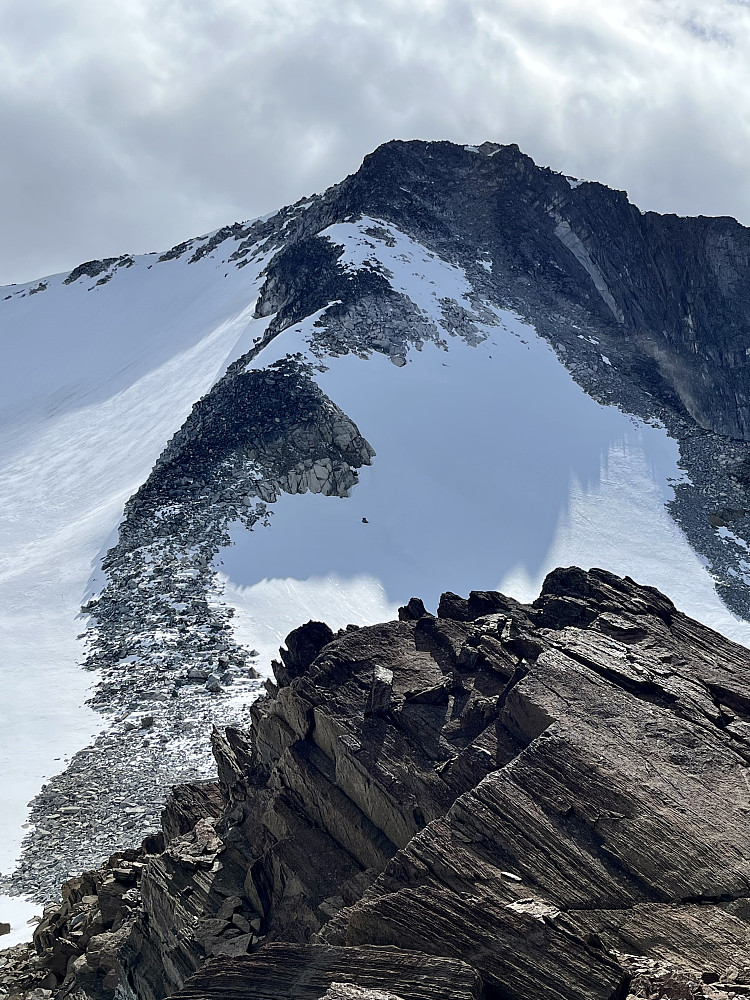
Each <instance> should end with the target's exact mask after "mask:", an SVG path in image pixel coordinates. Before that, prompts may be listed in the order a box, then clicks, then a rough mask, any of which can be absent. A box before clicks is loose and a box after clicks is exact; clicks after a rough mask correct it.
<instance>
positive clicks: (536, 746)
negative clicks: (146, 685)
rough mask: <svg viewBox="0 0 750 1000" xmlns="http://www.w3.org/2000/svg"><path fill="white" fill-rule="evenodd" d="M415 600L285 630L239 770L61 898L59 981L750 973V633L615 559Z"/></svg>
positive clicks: (376, 991)
mask: <svg viewBox="0 0 750 1000" xmlns="http://www.w3.org/2000/svg"><path fill="white" fill-rule="evenodd" d="M400 618H401V620H399V621H394V622H387V623H385V624H382V625H377V626H374V627H368V628H350V629H348V630H344V631H342V632H340V633H338V634H337V635H335V636H334V635H332V634H331V633H330V632H329V631H327V630H326V628H325V626H323V625H321V624H320V623H309V624H308V625H306V626H303V627H301V628H300V629H297V630H296V631H295V633H293V634H292V635H291V636H290V638H289V645H288V649H287V650H284V651H283V663H280V664H276V665H275V666H276V677H277V684H271V683H270V682H269V684H268V688H269V693H268V696H267V697H265V698H263V699H261V700H260V701H258V702H256V704H255V705H254V707H253V726H252V729H251V730H250V731H249V732H242V731H239V730H236V729H234V730H233V729H229V730H227V731H226V733H219V732H218V731H215V732H214V736H213V743H214V752H215V755H216V759H217V763H218V768H219V784H218V786H211V787H205V788H203V789H197V790H194V791H189V790H186V789H181V790H177V791H176V792H175V794H174V796H173V798H172V800H171V802H170V803H169V805H168V808H167V810H166V813H165V817H164V822H163V828H164V834H163V835H162V836H161V839H163V840H164V843H163V844H160V843H158V841H159V839H160V838H154V839H153V840H152V841H151V842H150V843H146V844H144V846H143V848H141V850H140V852H133V854H132V855H128V856H121V857H117V858H114V859H113V860H112V861H111V862H110V864H109V866H108V867H107V868H106V869H104V870H102V871H100V872H98V873H90V874H89V875H86V876H83V879H82V880H76V881H74V883H71V884H70V885H69V887H68V889H67V890H66V903H64V904H63V907H62V909H58V910H57V911H55V912H47V913H46V914H45V919H44V921H43V923H42V925H41V926H40V928H39V930H38V931H37V933H36V937H35V943H36V947H37V950H38V951H39V952H40V953H41V957H40V958H39V959H38V960H37V962H40V963H42V965H43V966H45V967H46V969H47V970H48V971H49V972H50V973H52V974H53V975H54V976H55V977H56V978H55V983H56V985H55V987H54V989H55V990H57V991H58V992H59V995H60V996H67V995H71V996H72V995H76V996H88V997H92V998H96V1000H109V998H111V997H113V996H114V993H115V989H116V988H118V989H120V991H125V993H126V995H130V994H128V992H127V991H132V993H134V994H135V995H136V996H137V997H139V998H140V1000H161V998H163V997H166V996H170V995H173V994H178V995H179V996H180V997H181V998H184V1000H188V998H189V1000H199V998H200V1000H204V998H205V1000H208V998H211V1000H219V998H222V1000H230V998H231V1000H240V998H243V1000H244V998H247V1000H251V998H265V997H269V998H270V997H272V996H273V997H276V996H281V997H295V998H303V997H304V998H307V997H310V998H312V997H316V998H317V997H326V998H329V1000H334V998H336V1000H344V998H355V997H360V998H362V1000H371V998H372V997H378V998H380V1000H383V998H384V997H396V998H398V997H402V998H410V997H414V998H422V997H424V998H427V997H430V998H431V997H446V998H447V997H479V996H480V995H481V996H482V997H485V998H488V1000H501V998H502V1000H527V998H528V1000H532V998H533V1000H553V998H554V1000H558V998H570V1000H581V998H586V1000H620V998H622V1000H624V998H626V997H628V996H631V997H643V998H649V1000H654V998H657V997H670V998H674V1000H678V998H692V997H710V998H712V1000H720V998H731V997H741V996H746V995H747V994H748V992H750V824H748V818H749V817H750V779H749V778H748V766H749V765H750V653H748V651H747V650H745V649H744V648H742V647H739V646H737V645H734V644H733V643H731V642H730V641H728V640H726V639H724V638H722V637H721V636H719V635H717V634H716V633H714V632H712V631H711V630H710V629H708V628H706V627H705V626H703V625H700V624H698V623H697V622H695V621H693V620H691V619H689V618H687V617H686V616H685V615H683V614H682V613H680V612H679V611H678V610H677V609H676V608H675V607H674V606H673V605H672V603H671V602H670V601H669V600H668V598H666V597H665V596H664V595H663V594H660V593H659V592H658V591H655V590H653V589H652V588H648V587H641V586H639V585H637V584H635V583H634V582H633V581H632V580H629V579H628V578H625V579H620V578H619V577H616V576H613V575H612V574H610V573H607V572H605V571H603V570H592V571H590V572H588V573H586V572H584V571H582V570H579V569H575V568H571V569H560V570H556V571H555V572H553V573H552V574H550V575H549V576H548V578H547V580H546V581H545V584H544V587H543V590H542V593H541V595H540V597H539V598H538V599H537V600H536V601H535V602H534V603H533V604H531V605H528V606H526V605H521V604H518V603H517V602H515V601H513V600H511V599H509V598H506V597H504V596H503V595H501V594H497V593H494V592H473V593H472V594H470V595H469V597H468V598H462V597H459V596H457V595H455V594H445V595H444V596H443V598H442V600H441V602H440V606H439V609H438V614H437V616H433V615H431V614H429V613H428V612H427V611H426V610H425V609H424V607H423V605H422V604H421V602H420V601H418V600H416V599H415V600H412V601H410V602H409V604H408V605H407V606H405V607H404V608H403V609H402V612H401V615H400ZM189 827H190V829H188V828H189ZM160 848H163V849H162V850H159V849H160ZM79 883H80V884H79ZM71 886H72V888H71ZM71 900H74V902H72V903H71ZM81 913H83V916H81ZM50 981H51V980H48V982H50ZM76 991H78V992H77V993H76Z"/></svg>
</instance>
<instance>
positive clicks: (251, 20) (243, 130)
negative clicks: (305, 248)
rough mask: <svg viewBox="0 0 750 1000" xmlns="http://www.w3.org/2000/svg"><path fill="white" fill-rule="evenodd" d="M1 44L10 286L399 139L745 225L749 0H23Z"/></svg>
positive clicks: (233, 212)
mask: <svg viewBox="0 0 750 1000" xmlns="http://www.w3.org/2000/svg"><path fill="white" fill-rule="evenodd" d="M688 23H694V24H695V25H700V26H701V30H705V32H706V33H708V34H710V33H713V34H714V35H716V37H717V38H719V37H721V36H722V35H726V37H727V38H731V40H732V46H731V48H725V47H724V48H723V47H721V46H719V45H716V44H708V43H707V42H706V37H708V34H707V35H706V36H705V37H703V36H701V37H698V36H699V35H700V34H701V32H700V31H690V30H686V29H685V25H686V24H688ZM0 39H1V40H2V45H1V46H0V130H1V131H0V135H2V139H3V142H2V149H1V150H0V182H1V183H2V190H3V192H4V197H3V199H2V202H1V203H0V204H1V205H2V207H0V233H1V234H2V239H1V240H0V281H12V280H26V279H31V278H34V277H36V276H37V275H39V274H42V273H49V272H51V271H55V270H63V269H65V268H69V267H72V266H73V265H74V264H76V263H78V262H79V261H80V260H82V259H85V258H90V257H94V256H103V255H114V254H119V253H121V252H124V251H126V250H127V251H143V250H150V249H160V248H163V247H166V246H168V245H170V244H172V243H175V242H178V241H179V240H181V239H183V238H186V237H188V236H192V235H195V234H197V233H202V232H205V231H207V230H209V229H211V228H215V227H218V226H220V225H223V224H225V223H226V222H230V221H233V220H234V219H235V218H248V217H251V216H253V215H257V214H261V213H263V212H267V211H270V210H271V209H273V208H276V207H279V206H281V205H282V204H285V203H288V202H290V201H294V200H296V199H297V198H299V197H301V196H303V195H305V194H309V193H310V192H312V191H314V190H320V189H322V188H324V187H326V186H327V185H329V184H331V183H335V182H336V181H337V180H339V179H340V178H341V177H342V176H344V175H345V174H346V173H349V172H351V171H352V170H354V169H356V167H357V166H358V164H359V162H360V161H361V159H362V157H363V156H364V155H365V154H366V153H367V152H368V151H370V150H371V149H372V148H374V146H376V145H377V144H378V143H380V142H383V141H385V140H387V139H389V138H393V137H396V138H411V137H419V138H449V139H453V140H454V141H458V142H477V141H482V140H483V139H486V138H489V139H493V140H496V141H500V142H517V143H518V144H519V145H520V146H521V148H523V149H525V150H526V151H527V152H528V153H529V154H530V155H532V156H533V157H534V158H535V159H536V160H537V161H539V162H541V163H547V164H549V165H551V166H553V167H555V168H556V169H559V170H563V171H565V172H566V173H574V174H577V175H578V176H583V177H590V178H592V179H599V180H602V181H604V182H606V183H609V184H611V185H613V186H615V187H618V188H627V189H628V190H629V192H630V194H631V197H633V198H634V200H636V202H638V203H639V204H641V206H642V207H644V208H654V209H658V210H662V211H678V212H681V213H692V214H698V213H704V214H733V215H736V216H738V217H739V218H741V219H742V220H743V221H744V222H746V223H750V184H749V182H748V179H747V171H746V167H745V164H746V163H747V160H748V156H749V155H750V121H749V120H748V117H749V116H748V111H749V110H750V58H748V57H749V56H750V11H748V10H747V9H746V5H743V4H741V3H740V2H739V0H707V2H704V3H703V4H701V6H700V8H697V7H695V6H694V5H691V4H689V3H686V2H683V0H669V2H663V0H653V2H652V3H650V4H647V5H645V6H643V7H640V8H637V9H636V8H634V6H633V4H632V3H631V2H630V0H613V2H612V3H611V4H610V5H607V7H606V9H605V8H602V6H601V4H600V3H598V2H596V3H595V2H594V0H573V2H571V3H568V4H566V5H563V7H562V8H561V7H560V5H559V4H555V3H553V2H552V0H525V2H524V0H413V2H412V3H410V4H409V5H406V4H403V3H402V2H400V0H380V2H379V3H378V4H372V3H365V2H364V0H349V2H344V0H277V2H275V3H273V4H271V3H270V2H267V0H256V2H254V3H253V4H246V3H241V2H238V0H201V2H200V3H199V2H188V0H109V2H108V3H107V4H106V5H103V4H101V3H99V2H95V0H77V2H76V3H73V2H66V3H60V2H54V0H5V3H4V4H0Z"/></svg>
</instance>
